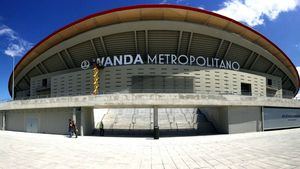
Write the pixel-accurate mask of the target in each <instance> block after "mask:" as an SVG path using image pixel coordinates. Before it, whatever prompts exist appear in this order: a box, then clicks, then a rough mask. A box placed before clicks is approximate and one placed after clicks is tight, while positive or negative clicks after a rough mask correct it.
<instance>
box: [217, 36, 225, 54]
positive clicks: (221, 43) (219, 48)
mask: <svg viewBox="0 0 300 169" xmlns="http://www.w3.org/2000/svg"><path fill="white" fill-rule="evenodd" d="M223 42H224V39H222V40H221V42H220V44H219V47H218V50H217V52H216V55H215V57H216V58H219V53H220V50H221V48H222V45H223Z"/></svg>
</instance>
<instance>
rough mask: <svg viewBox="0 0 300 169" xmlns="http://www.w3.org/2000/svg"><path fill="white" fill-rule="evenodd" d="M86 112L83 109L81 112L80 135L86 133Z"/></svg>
mask: <svg viewBox="0 0 300 169" xmlns="http://www.w3.org/2000/svg"><path fill="white" fill-rule="evenodd" d="M84 113H86V112H85V111H81V113H80V135H81V136H84V135H85V133H84V130H85V128H84V125H85V116H84Z"/></svg>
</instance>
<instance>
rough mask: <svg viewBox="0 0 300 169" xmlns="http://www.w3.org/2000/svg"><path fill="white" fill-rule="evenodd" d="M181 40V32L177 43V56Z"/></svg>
mask: <svg viewBox="0 0 300 169" xmlns="http://www.w3.org/2000/svg"><path fill="white" fill-rule="evenodd" d="M181 39H182V31H180V33H179V37H178V43H177V56H178V55H179V52H180V45H181Z"/></svg>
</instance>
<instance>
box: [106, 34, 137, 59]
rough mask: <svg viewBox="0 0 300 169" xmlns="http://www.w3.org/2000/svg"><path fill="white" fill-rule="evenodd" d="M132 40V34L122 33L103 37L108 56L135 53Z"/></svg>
mask: <svg viewBox="0 0 300 169" xmlns="http://www.w3.org/2000/svg"><path fill="white" fill-rule="evenodd" d="M134 39H135V38H134V32H124V33H118V34H113V35H109V36H104V37H103V40H104V43H105V47H106V49H107V53H108V56H114V55H123V54H134V53H136V51H135V41H134Z"/></svg>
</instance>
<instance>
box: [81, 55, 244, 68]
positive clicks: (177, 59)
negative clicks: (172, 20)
mask: <svg viewBox="0 0 300 169" xmlns="http://www.w3.org/2000/svg"><path fill="white" fill-rule="evenodd" d="M94 64H96V65H97V66H102V67H111V66H121V65H140V64H159V65H163V64H168V65H170V64H171V65H191V66H200V67H213V68H219V69H231V70H239V69H240V64H239V63H238V62H236V61H229V60H224V59H220V58H215V57H214V58H211V57H203V56H192V55H189V56H187V55H179V56H177V55H175V54H154V55H149V54H148V55H147V57H146V58H144V57H142V55H141V54H136V55H129V54H126V55H119V56H113V57H101V58H93V59H91V60H84V61H82V62H81V68H82V69H84V70H85V69H88V68H90V67H91V65H94Z"/></svg>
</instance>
